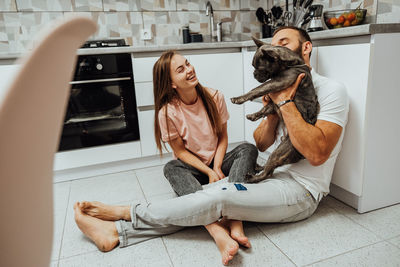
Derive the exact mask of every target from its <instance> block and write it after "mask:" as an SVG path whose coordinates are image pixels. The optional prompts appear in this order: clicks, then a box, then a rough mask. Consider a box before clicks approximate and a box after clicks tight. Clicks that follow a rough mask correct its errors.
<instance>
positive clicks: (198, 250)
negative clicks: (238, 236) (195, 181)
mask: <svg viewBox="0 0 400 267" xmlns="http://www.w3.org/2000/svg"><path fill="white" fill-rule="evenodd" d="M174 196H175V193H174V192H173V191H172V189H171V187H170V186H169V183H168V182H167V181H166V179H165V178H164V177H163V174H162V166H158V167H151V168H146V169H138V170H132V171H127V172H122V173H116V174H110V175H104V176H99V177H92V178H87V179H80V180H74V181H71V182H63V183H57V184H55V185H54V198H55V212H54V219H55V229H54V243H53V253H52V262H51V267H55V266H63V267H64V266H68V267H69V266H85V267H86V266H95V267H100V266H140V267H147V266H154V267H162V266H175V267H178V266H182V267H186V266H207V267H208V266H222V264H221V259H220V254H219V252H218V249H217V247H216V246H215V244H214V242H213V241H212V239H211V237H210V236H209V235H208V233H207V232H206V231H205V229H204V228H203V227H193V228H187V229H185V230H183V231H180V232H177V233H175V234H172V235H169V236H164V237H160V238H156V239H152V240H149V241H146V242H142V243H140V244H137V245H134V246H131V247H128V248H123V249H120V248H116V249H114V250H113V251H111V252H108V253H102V252H99V251H98V250H97V248H96V247H95V246H94V244H93V243H92V242H91V241H90V240H89V239H87V238H85V237H84V236H83V234H82V233H81V232H80V231H79V229H78V228H77V226H76V225H75V222H74V219H73V209H72V206H73V203H74V202H75V201H78V200H98V201H102V202H105V203H108V204H128V203H130V202H131V201H132V200H142V201H147V202H154V201H162V200H163V199H167V198H172V197H174ZM245 231H246V234H247V236H248V237H249V238H250V241H251V242H252V245H253V247H252V248H251V249H247V250H243V249H240V250H239V253H238V255H237V256H236V257H235V258H234V260H233V261H232V262H231V263H230V266H251V267H254V266H263V267H264V266H313V267H314V266H315V267H316V266H334V267H336V266H390V267H392V266H400V204H399V205H394V206H391V207H387V208H384V209H380V210H376V211H373V212H369V213H366V214H362V215H360V214H358V213H357V212H356V211H355V210H354V209H353V208H351V207H349V206H347V205H345V204H343V203H341V202H339V201H337V200H335V199H334V198H332V197H327V198H325V199H324V200H323V201H322V202H321V203H320V205H319V207H318V209H317V211H316V213H315V214H314V215H313V216H312V217H311V218H309V219H307V220H305V221H301V222H297V223H288V224H259V223H245Z"/></svg>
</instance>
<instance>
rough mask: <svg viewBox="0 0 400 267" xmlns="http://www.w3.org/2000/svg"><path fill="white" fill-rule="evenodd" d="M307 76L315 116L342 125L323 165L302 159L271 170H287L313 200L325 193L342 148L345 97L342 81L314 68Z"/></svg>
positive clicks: (345, 109) (347, 105)
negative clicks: (314, 101) (315, 104)
mask: <svg viewBox="0 0 400 267" xmlns="http://www.w3.org/2000/svg"><path fill="white" fill-rule="evenodd" d="M311 75H312V81H313V84H314V88H315V90H316V93H317V96H318V102H319V105H320V111H319V113H318V118H317V119H318V120H324V121H329V122H333V123H336V124H337V125H339V126H341V127H342V133H341V135H340V138H339V141H338V142H337V144H336V146H335V148H334V149H333V151H332V153H331V155H330V156H329V158H328V160H327V161H326V162H324V163H323V164H321V165H319V166H312V165H311V164H310V163H309V162H308V160H306V159H302V160H300V161H299V162H297V163H293V164H289V165H285V166H282V167H280V168H277V169H276V170H275V172H277V171H284V172H289V173H290V175H291V176H292V177H293V178H294V179H295V180H296V181H297V182H298V183H300V184H301V185H303V186H304V187H305V188H306V189H307V190H308V191H310V193H311V194H312V195H313V197H314V198H315V199H316V200H317V201H320V200H321V199H322V197H323V196H326V195H327V194H328V193H329V185H330V182H331V178H332V172H333V168H334V166H335V162H336V158H337V156H338V154H339V152H340V149H341V147H342V140H343V135H344V127H345V125H346V123H347V114H348V111H349V100H348V97H347V91H346V88H345V86H344V85H343V84H341V83H339V82H336V81H334V80H331V79H328V78H326V77H323V76H321V75H319V74H318V73H316V72H315V71H314V69H312V70H311ZM279 139H280V138H278V139H277V140H279Z"/></svg>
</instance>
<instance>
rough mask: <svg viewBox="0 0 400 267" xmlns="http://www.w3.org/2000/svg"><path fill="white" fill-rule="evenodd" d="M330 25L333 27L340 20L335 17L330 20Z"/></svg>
mask: <svg viewBox="0 0 400 267" xmlns="http://www.w3.org/2000/svg"><path fill="white" fill-rule="evenodd" d="M329 23H330V24H331V25H332V26H335V25H337V23H338V20H337V19H336V18H335V17H333V18H331V19H330V20H329Z"/></svg>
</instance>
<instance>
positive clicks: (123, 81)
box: [59, 53, 139, 151]
mask: <svg viewBox="0 0 400 267" xmlns="http://www.w3.org/2000/svg"><path fill="white" fill-rule="evenodd" d="M133 78H134V77H133V69H132V59H131V55H130V54H129V53H120V54H100V55H82V56H79V57H78V60H77V65H76V70H75V74H74V78H73V81H71V82H70V84H71V94H70V98H69V102H68V108H67V111H66V115H65V119H64V128H63V132H62V136H61V141H60V145H59V151H66V150H72V149H79V148H88V147H94V146H102V145H109V144H116V143H122V142H129V141H134V140H139V125H138V116H137V108H136V99H135V90H134V89H135V88H134V80H133Z"/></svg>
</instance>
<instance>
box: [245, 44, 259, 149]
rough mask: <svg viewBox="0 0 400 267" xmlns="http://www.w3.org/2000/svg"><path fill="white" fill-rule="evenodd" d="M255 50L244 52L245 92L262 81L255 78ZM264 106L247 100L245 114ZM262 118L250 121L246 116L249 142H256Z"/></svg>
mask: <svg viewBox="0 0 400 267" xmlns="http://www.w3.org/2000/svg"><path fill="white" fill-rule="evenodd" d="M254 53H255V52H254V51H244V52H243V89H244V93H247V92H249V91H251V90H252V89H254V88H255V87H257V86H258V85H260V83H259V82H258V81H257V80H256V79H254V76H253V72H254V67H253V65H252V61H253V56H254ZM261 108H262V104H261V103H258V102H246V103H244V113H245V115H247V114H251V113H254V112H257V111H259V110H260V109H261ZM260 121H261V120H258V121H250V120H248V119H246V118H244V129H245V140H246V141H247V142H249V143H252V144H255V142H254V138H253V132H254V130H255V129H256V128H257V126H258V125H259V124H260Z"/></svg>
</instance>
